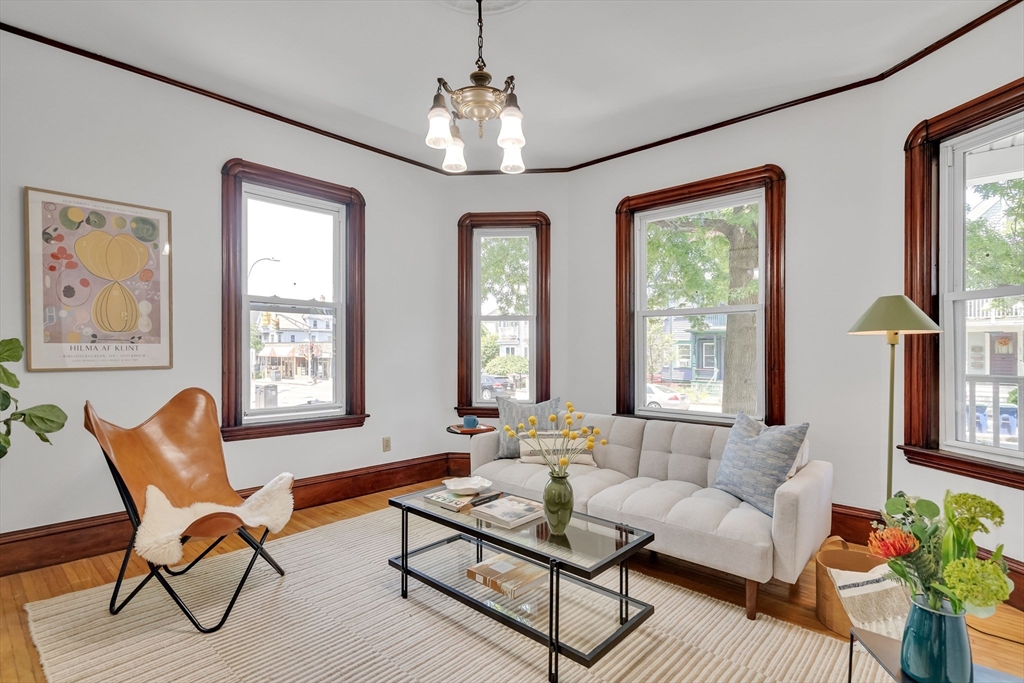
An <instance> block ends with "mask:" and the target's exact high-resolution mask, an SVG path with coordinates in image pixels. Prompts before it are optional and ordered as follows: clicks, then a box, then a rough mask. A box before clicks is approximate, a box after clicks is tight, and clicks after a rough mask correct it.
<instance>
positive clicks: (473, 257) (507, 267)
mask: <svg viewBox="0 0 1024 683" xmlns="http://www.w3.org/2000/svg"><path fill="white" fill-rule="evenodd" d="M549 228H550V222H549V221H548V218H547V216H545V215H544V214H542V213H540V212H529V213H526V212H524V213H468V214H466V215H464V216H463V217H462V219H460V221H459V292H460V298H459V348H458V355H459V378H458V379H459V382H458V406H457V408H456V409H457V411H458V412H459V413H460V414H462V415H466V414H475V415H479V416H483V417H488V416H497V398H498V397H503V398H509V399H513V400H517V401H522V402H526V403H533V402H536V401H543V400H546V399H547V398H548V392H549V388H548V377H549V368H548V362H549V358H548V356H549V354H548V347H549V342H548V339H549V332H548V316H549V313H548V312H549V310H550V304H549V301H550V299H549V291H548V290H549V281H550V246H549V245H550V236H549Z"/></svg>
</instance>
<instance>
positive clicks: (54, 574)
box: [0, 480, 1024, 683]
mask: <svg viewBox="0 0 1024 683" xmlns="http://www.w3.org/2000/svg"><path fill="white" fill-rule="evenodd" d="M438 483H440V480H436V481H431V482H424V483H421V484H414V485H412V486H405V487H402V488H398V489H393V490H391V491H385V492H382V493H375V494H372V495H368V496H362V497H360V498H353V499H350V500H345V501H340V502H337V503H331V504H328V505H321V506H319V507H314V508H307V509H305V510H298V511H296V512H295V514H294V515H293V516H292V519H291V522H289V524H288V526H287V527H285V528H284V529H283V530H282V531H281V533H280V534H277V535H276V536H272V537H271V538H277V537H280V536H287V535H289V534H294V533H297V532H299V531H306V530H308V529H313V528H315V527H318V526H322V525H324V524H330V523H331V522H336V521H338V520H341V519H348V518H350V517H357V516H359V515H362V514H365V513H367V512H373V511H374V510H380V509H382V508H384V507H386V506H387V500H388V498H390V497H391V496H393V495H397V494H399V493H406V492H411V491H416V490H418V489H422V488H427V487H428V486H434V485H436V484H438ZM203 548H205V544H204V543H201V542H197V541H194V542H191V543H189V544H188V545H187V546H186V552H185V558H186V560H191V559H192V558H193V557H195V556H196V555H197V554H198V553H199V552H201V551H202V550H203ZM244 548H248V546H246V545H245V544H244V543H243V542H242V541H241V540H240V539H238V537H237V536H235V537H232V538H231V539H226V540H225V541H224V542H223V543H221V544H220V546H218V547H217V548H216V549H214V551H213V553H211V554H220V553H226V552H231V551H233V550H241V549H244ZM121 557H122V555H121V554H120V553H108V554H106V555H99V556H96V557H91V558H88V559H84V560H77V561H75V562H68V563H66V564H62V565H56V566H53V567H44V568H42V569H36V570H33V571H30V572H24V573H22V574H12V575H10V576H4V577H0V681H2V682H3V683H21V682H28V681H45V680H46V679H45V677H44V676H43V670H42V667H41V665H40V663H39V654H38V653H37V652H36V648H35V645H33V643H32V638H31V636H30V635H29V631H28V615H27V614H26V612H25V610H24V609H23V606H24V604H25V603H26V602H32V601H34V600H44V599H46V598H50V597H54V596H57V595H62V594H64V593H68V592H71V591H76V590H82V589H84V588H91V587H93V586H100V585H103V584H106V583H111V582H113V581H114V580H115V579H116V578H117V571H118V569H119V567H120V561H121ZM630 569H634V570H637V571H641V572H644V573H645V574H648V575H650V576H654V577H656V578H659V579H662V580H665V581H669V582H671V583H674V584H676V585H679V586H683V587H684V588H689V589H691V590H695V591H700V592H701V593H706V594H708V595H711V596H713V597H716V598H719V599H721V600H725V601H727V602H731V603H734V604H736V605H743V604H744V591H745V587H744V583H743V580H742V579H739V578H736V577H732V576H728V575H726V574H722V573H719V572H715V571H714V570H709V569H705V568H703V567H697V566H695V565H690V564H688V563H685V562H681V561H678V560H675V559H672V558H668V557H665V556H662V555H657V556H655V555H654V554H651V553H643V554H642V555H641V557H639V558H637V559H635V560H633V561H631V562H630ZM146 571H147V569H146V565H145V563H144V562H143V561H142V560H141V559H139V558H138V557H137V556H133V557H132V560H131V563H130V566H129V570H128V575H129V576H136V575H139V574H145V573H146ZM154 590H155V589H154ZM814 593H815V591H814V564H813V562H812V563H809V564H808V565H807V567H806V568H805V569H804V572H803V574H802V575H801V577H800V580H799V581H798V582H797V583H796V584H795V585H793V586H789V585H787V584H784V583H780V582H778V581H771V582H769V583H768V584H765V585H763V586H761V589H760V594H759V596H758V611H759V613H761V614H768V615H771V616H773V617H776V618H778V619H782V620H785V621H788V622H791V623H794V624H797V625H799V626H803V627H804V628H808V629H811V630H812V631H817V632H819V633H825V634H827V635H831V636H834V637H837V638H838V636H835V634H833V633H832V632H831V631H829V630H828V629H826V628H825V627H824V626H822V624H821V623H820V622H819V621H818V620H817V618H816V617H815V615H814ZM969 623H970V624H971V626H973V627H975V628H976V629H978V630H974V629H973V628H972V630H971V631H970V636H971V648H972V651H973V654H974V661H975V662H977V663H978V664H981V665H983V666H988V667H991V668H994V669H999V670H1002V671H1006V672H1008V673H1011V674H1014V675H1016V676H1021V677H1024V645H1021V644H1019V643H1020V641H1022V640H1024V613H1022V612H1018V611H1017V610H1015V609H1013V608H1011V607H1007V606H1005V605H1001V606H1000V608H999V610H998V612H997V614H996V615H995V616H994V617H992V618H989V619H983V620H980V619H979V620H975V619H969ZM981 631H985V632H986V633H982V632H981ZM989 634H991V635H989ZM1014 640H1015V641H1017V643H1014V642H1011V641H1014Z"/></svg>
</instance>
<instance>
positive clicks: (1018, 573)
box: [832, 503, 1024, 610]
mask: <svg viewBox="0 0 1024 683" xmlns="http://www.w3.org/2000/svg"><path fill="white" fill-rule="evenodd" d="M872 521H877V522H881V521H882V516H881V515H880V514H878V512H876V511H875V510H866V509H864V508H857V507H851V506H849V505H839V504H838V503H833V504H832V533H833V535H836V536H842V537H843V539H844V540H846V541H849V542H850V543H858V544H860V545H867V543H868V534H870V533H871V522H872ZM978 557H981V558H983V559H987V558H989V557H992V551H991V550H987V549H985V548H978ZM1004 559H1005V560H1006V566H1007V568H1008V569H1009V570H1010V580H1011V581H1013V592H1012V593H1011V594H1010V599H1009V600H1007V603H1008V604H1009V605H1010V606H1011V607H1015V608H1016V609H1019V610H1024V562H1021V561H1020V560H1015V559H1013V558H1011V557H1006V558H1004Z"/></svg>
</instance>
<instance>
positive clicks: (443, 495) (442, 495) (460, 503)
mask: <svg viewBox="0 0 1024 683" xmlns="http://www.w3.org/2000/svg"><path fill="white" fill-rule="evenodd" d="M499 496H501V491H483V492H482V493H472V494H469V495H462V494H459V493H452V492H451V491H437V492H436V493H428V494H427V495H425V496H423V498H424V499H425V500H426V501H427V502H428V503H432V504H433V505H437V506H438V507H442V508H444V509H445V510H451V511H452V512H462V511H463V510H466V509H468V508H471V507H473V506H475V505H483V504H484V503H489V502H490V501H492V500H494V499H496V498H498V497H499Z"/></svg>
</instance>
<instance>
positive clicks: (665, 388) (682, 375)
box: [637, 313, 758, 415]
mask: <svg viewBox="0 0 1024 683" xmlns="http://www.w3.org/2000/svg"><path fill="white" fill-rule="evenodd" d="M646 322H647V324H646V329H645V339H644V346H643V353H644V360H645V367H644V370H645V373H646V376H645V377H644V384H645V385H646V395H645V396H638V397H637V407H641V406H646V407H648V408H662V409H670V410H679V411H683V410H691V411H698V412H707V413H722V414H725V415H734V414H736V413H737V412H739V411H743V412H745V413H748V414H750V415H757V414H758V408H757V337H758V332H757V314H756V313H728V314H725V313H723V314H716V315H696V316H674V317H664V318H662V317H651V318H647V319H646ZM641 401H642V403H641Z"/></svg>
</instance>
